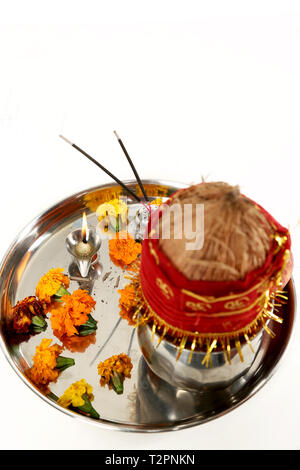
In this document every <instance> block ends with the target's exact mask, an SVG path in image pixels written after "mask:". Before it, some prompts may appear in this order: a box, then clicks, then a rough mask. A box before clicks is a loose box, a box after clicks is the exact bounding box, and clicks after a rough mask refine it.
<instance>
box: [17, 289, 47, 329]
mask: <svg viewBox="0 0 300 470" xmlns="http://www.w3.org/2000/svg"><path fill="white" fill-rule="evenodd" d="M44 316H45V312H44V308H43V304H42V302H40V301H39V300H38V299H36V298H35V297H34V296H29V297H26V298H25V299H23V300H21V301H18V302H17V303H16V305H15V306H14V307H13V309H12V326H13V329H14V331H15V332H16V333H28V332H29V331H30V329H33V331H35V332H39V331H42V330H44V329H45V328H46V327H47V323H46V321H45V320H44Z"/></svg>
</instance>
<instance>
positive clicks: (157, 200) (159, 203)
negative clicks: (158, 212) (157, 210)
mask: <svg viewBox="0 0 300 470" xmlns="http://www.w3.org/2000/svg"><path fill="white" fill-rule="evenodd" d="M162 203H163V200H162V198H161V197H157V198H156V199H154V200H153V201H151V202H150V205H154V204H155V205H156V206H161V205H162Z"/></svg>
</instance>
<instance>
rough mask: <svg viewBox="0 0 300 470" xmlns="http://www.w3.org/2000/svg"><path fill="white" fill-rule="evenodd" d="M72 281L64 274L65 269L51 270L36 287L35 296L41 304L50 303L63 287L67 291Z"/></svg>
mask: <svg viewBox="0 0 300 470" xmlns="http://www.w3.org/2000/svg"><path fill="white" fill-rule="evenodd" d="M69 284H70V281H69V278H68V276H65V275H64V274H63V269H61V268H55V269H50V270H49V271H48V272H47V274H45V275H44V276H42V277H41V279H40V280H39V282H38V285H37V286H36V290H35V295H36V296H37V297H38V298H39V300H40V301H41V302H46V303H50V302H51V300H52V297H53V296H54V295H55V294H56V293H57V291H58V290H59V289H60V288H61V287H63V288H65V289H67V288H68V287H69Z"/></svg>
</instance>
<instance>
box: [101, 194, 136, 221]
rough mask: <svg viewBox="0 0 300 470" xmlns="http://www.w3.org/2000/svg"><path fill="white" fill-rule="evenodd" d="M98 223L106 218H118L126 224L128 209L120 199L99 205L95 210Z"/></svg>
mask: <svg viewBox="0 0 300 470" xmlns="http://www.w3.org/2000/svg"><path fill="white" fill-rule="evenodd" d="M96 213H97V216H98V219H99V221H101V220H102V219H105V218H106V217H107V216H111V217H115V218H118V217H120V219H121V221H122V222H126V218H127V214H128V207H127V204H126V203H125V202H124V201H122V199H111V200H110V201H108V202H105V203H104V204H100V206H99V207H97V210H96Z"/></svg>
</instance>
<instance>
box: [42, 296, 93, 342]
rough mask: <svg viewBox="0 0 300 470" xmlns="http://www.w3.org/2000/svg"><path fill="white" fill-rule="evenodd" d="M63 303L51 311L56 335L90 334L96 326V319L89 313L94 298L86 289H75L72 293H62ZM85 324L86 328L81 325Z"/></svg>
mask: <svg viewBox="0 0 300 470" xmlns="http://www.w3.org/2000/svg"><path fill="white" fill-rule="evenodd" d="M61 300H62V302H63V304H62V305H61V306H59V307H58V308H56V309H52V311H51V317H50V321H51V326H52V328H53V330H54V331H55V334H56V336H58V337H59V338H62V337H63V336H64V335H66V336H73V335H78V334H80V331H79V330H80V328H79V327H82V331H81V335H82V336H84V335H86V334H91V333H93V332H94V331H95V329H96V328H97V325H96V321H95V320H94V319H93V317H92V316H91V315H90V313H91V311H92V309H94V308H95V305H96V302H95V300H94V299H93V298H92V297H91V296H90V295H89V294H88V292H87V291H86V290H82V289H77V290H75V291H74V292H73V293H72V295H64V296H63V297H62V298H61ZM83 325H86V328H84V327H83Z"/></svg>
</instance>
